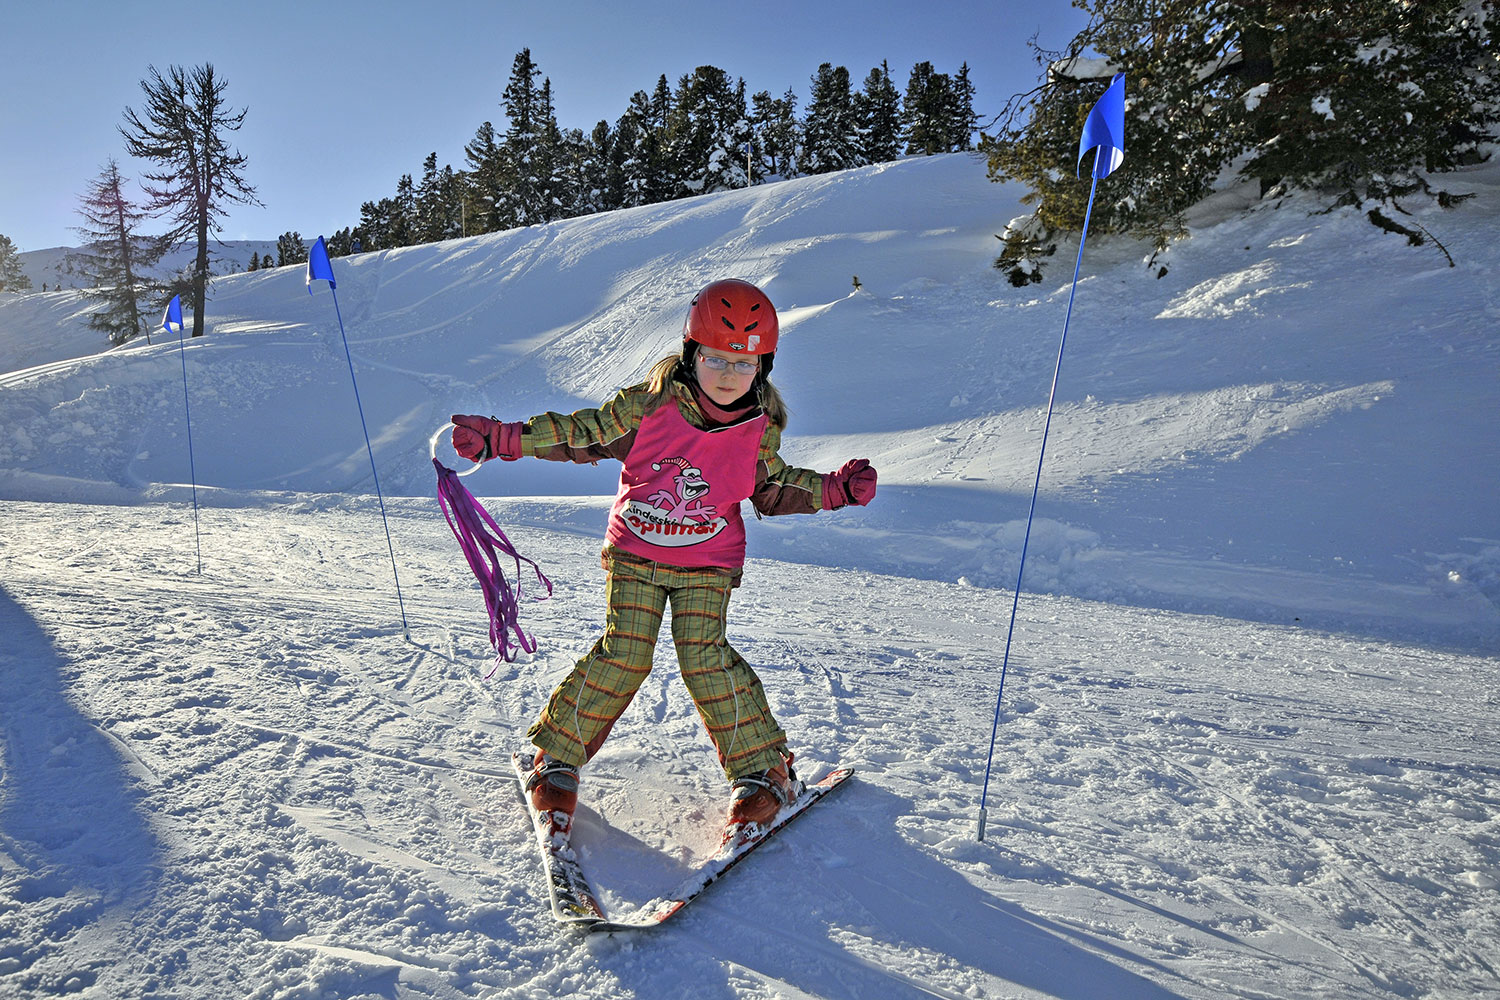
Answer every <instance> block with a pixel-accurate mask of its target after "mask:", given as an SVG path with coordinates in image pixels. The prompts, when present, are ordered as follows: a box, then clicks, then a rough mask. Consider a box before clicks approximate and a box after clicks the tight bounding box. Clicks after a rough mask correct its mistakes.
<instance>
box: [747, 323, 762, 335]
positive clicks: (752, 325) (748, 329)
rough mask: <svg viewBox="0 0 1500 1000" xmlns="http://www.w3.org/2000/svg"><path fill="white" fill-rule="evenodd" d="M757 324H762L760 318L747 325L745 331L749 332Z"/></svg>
mask: <svg viewBox="0 0 1500 1000" xmlns="http://www.w3.org/2000/svg"><path fill="white" fill-rule="evenodd" d="M757 326H760V320H756V321H755V322H754V323H751V324H750V325H749V326H747V327H745V332H746V333H749V332H750V331H751V330H754V329H755V328H756V327H757Z"/></svg>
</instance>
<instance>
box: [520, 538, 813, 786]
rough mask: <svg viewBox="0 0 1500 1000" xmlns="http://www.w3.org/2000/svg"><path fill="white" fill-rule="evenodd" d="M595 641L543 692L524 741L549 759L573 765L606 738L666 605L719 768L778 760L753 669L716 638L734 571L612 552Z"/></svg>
mask: <svg viewBox="0 0 1500 1000" xmlns="http://www.w3.org/2000/svg"><path fill="white" fill-rule="evenodd" d="M604 563H605V569H606V570H607V571H608V580H607V596H608V608H607V609H606V612H605V619H604V634H603V635H602V636H600V637H599V640H598V641H597V642H596V643H594V648H593V649H591V650H589V652H588V654H587V655H586V656H584V657H583V659H581V660H579V661H578V663H577V664H575V665H574V667H573V670H572V672H571V673H569V674H568V676H567V678H566V679H565V680H564V681H563V682H562V683H561V684H559V685H558V687H557V689H556V690H555V691H553V692H552V697H551V698H550V699H549V700H548V702H547V705H546V707H545V708H544V709H543V710H542V714H541V716H540V718H538V719H537V721H536V723H535V724H534V725H533V726H532V727H531V729H530V731H529V732H528V734H527V735H529V736H530V737H531V741H532V742H533V743H534V744H536V746H537V747H538V748H540V749H541V750H543V751H545V752H546V753H547V754H548V755H550V756H552V757H555V758H556V759H558V760H561V761H565V762H567V763H569V764H574V765H580V766H581V765H582V764H584V763H585V762H586V761H587V760H588V758H590V757H592V756H593V755H594V753H595V752H597V751H598V749H599V747H600V746H601V745H602V744H603V743H604V739H605V737H607V736H608V735H609V731H610V728H611V727H613V726H614V724H615V722H616V720H618V719H619V718H620V716H621V715H622V714H623V713H624V711H625V709H626V707H627V706H629V704H630V702H631V699H633V698H634V697H635V693H636V691H637V690H638V689H639V688H640V686H641V682H642V681H644V680H645V679H646V675H647V674H649V673H650V672H651V659H652V654H653V653H654V651H655V649H656V638H657V635H658V633H659V632H660V631H661V620H662V617H663V615H664V613H665V610H666V608H667V606H668V604H670V605H671V608H672V642H673V644H674V645H675V646H676V648H677V662H678V665H679V666H680V667H681V669H682V679H683V681H684V682H686V684H687V689H688V693H689V694H690V695H692V698H693V704H694V705H696V706H697V709H698V715H699V717H700V718H702V720H703V724H704V727H705V728H706V729H707V730H708V735H709V738H710V739H711V740H713V743H714V747H715V748H716V749H717V750H718V753H719V763H720V764H721V765H723V768H724V772H725V773H726V774H727V775H729V777H730V778H731V779H733V778H737V777H739V776H740V775H744V774H751V773H754V772H756V771H762V770H765V769H767V768H770V767H774V766H776V765H777V764H779V763H781V760H782V755H781V751H782V749H783V748H784V747H785V746H786V733H784V732H783V731H782V729H781V727H780V726H779V725H777V723H776V720H775V719H774V718H772V716H771V708H770V706H769V705H768V704H767V702H766V695H765V691H764V689H763V688H762V687H761V683H760V678H759V677H757V676H756V674H755V670H754V669H753V668H752V667H751V666H750V664H748V663H746V662H745V660H744V658H743V657H741V656H740V654H739V653H736V652H735V651H734V648H733V647H731V646H730V645H729V642H728V641H727V640H726V639H725V637H724V625H725V612H726V611H727V610H728V607H729V595H730V592H731V590H732V589H733V588H734V585H735V583H736V582H737V581H738V577H739V574H738V573H735V572H731V571H729V570H723V569H714V568H702V569H685V568H682V567H678V566H668V565H665V564H662V563H656V562H652V561H650V560H647V559H641V558H639V557H636V556H632V555H629V554H626V553H622V552H620V551H618V550H615V549H611V550H609V551H607V552H606V553H605V557H604Z"/></svg>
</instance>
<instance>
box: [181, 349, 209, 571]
mask: <svg viewBox="0 0 1500 1000" xmlns="http://www.w3.org/2000/svg"><path fill="white" fill-rule="evenodd" d="M184 325H185V324H183V323H178V324H177V356H178V358H180V359H181V361H182V409H183V412H184V413H185V414H186V415H187V440H188V475H189V476H191V478H192V483H193V546H194V548H196V549H197V553H198V575H199V576H202V575H203V541H202V538H201V537H200V533H199V530H198V466H197V463H196V462H194V461H193V408H192V406H191V405H190V404H189V403H188V380H187V348H186V347H185V346H184V344H183V339H182V328H183V326H184Z"/></svg>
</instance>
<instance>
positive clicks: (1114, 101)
mask: <svg viewBox="0 0 1500 1000" xmlns="http://www.w3.org/2000/svg"><path fill="white" fill-rule="evenodd" d="M1124 120H1125V74H1124V73H1117V74H1115V77H1114V79H1113V80H1112V81H1111V82H1110V85H1109V89H1108V90H1106V91H1105V92H1104V96H1103V97H1101V98H1099V101H1098V103H1096V104H1095V105H1094V107H1093V109H1092V110H1091V111H1090V112H1089V116H1088V120H1087V121H1086V122H1085V123H1084V126H1083V136H1082V137H1081V138H1080V139H1079V143H1078V159H1079V161H1080V162H1081V161H1082V160H1083V157H1084V155H1085V154H1087V153H1088V151H1089V150H1091V149H1094V150H1097V152H1096V153H1095V159H1094V169H1093V171H1092V174H1093V181H1092V183H1090V185H1089V201H1088V207H1087V208H1085V209H1084V213H1083V232H1082V233H1081V234H1080V235H1079V237H1078V257H1077V259H1076V260H1075V261H1074V262H1073V284H1072V287H1071V288H1070V289H1069V291H1068V311H1067V314H1066V315H1065V316H1064V317H1063V330H1062V338H1061V339H1060V340H1059V341H1058V344H1057V365H1056V367H1055V368H1053V370H1052V391H1051V392H1050V393H1049V394H1048V396H1047V419H1046V421H1045V423H1044V424H1043V426H1042V447H1041V450H1040V452H1039V454H1038V455H1037V459H1036V480H1035V482H1034V483H1033V484H1032V487H1031V508H1030V510H1028V511H1027V514H1026V534H1025V536H1024V537H1023V538H1022V541H1021V564H1020V566H1019V567H1018V568H1017V570H1016V590H1015V595H1014V597H1013V598H1012V600H1011V605H1010V626H1009V628H1008V629H1007V630H1006V633H1005V653H1004V655H1003V657H1002V658H1001V661H1000V689H999V691H997V692H996V694H995V718H994V721H993V723H992V724H991V726H990V749H989V756H988V757H987V758H986V760H985V764H984V788H983V790H982V791H981V792H980V794H979V820H978V824H977V828H976V838H975V839H977V840H981V841H982V840H984V828H985V822H986V820H987V818H988V810H987V808H986V803H987V801H988V799H989V792H990V773H991V769H992V767H993V765H994V761H995V740H996V738H997V737H998V735H999V733H1000V706H1001V703H1002V701H1003V699H1004V697H1005V677H1006V673H1007V672H1008V671H1009V669H1010V649H1011V643H1012V640H1014V638H1015V634H1016V611H1017V609H1019V607H1020V605H1021V577H1022V576H1023V575H1024V574H1025V572H1026V550H1027V548H1028V547H1029V546H1030V544H1031V523H1032V520H1033V519H1034V518H1035V517H1036V501H1037V495H1038V494H1039V493H1040V492H1041V487H1042V463H1043V462H1044V461H1045V460H1046V457H1047V435H1048V433H1049V432H1050V431H1051V430H1052V410H1053V406H1054V404H1055V403H1056V401H1057V383H1058V380H1059V378H1060V376H1061V375H1062V360H1063V351H1064V349H1065V348H1066V347H1067V344H1068V325H1069V324H1070V323H1071V322H1072V321H1073V300H1074V297H1075V296H1076V295H1077V294H1078V274H1079V271H1080V269H1081V268H1082V266H1083V247H1084V244H1085V243H1086V242H1087V241H1088V237H1089V219H1090V218H1091V217H1092V216H1093V214H1094V193H1095V192H1096V191H1098V189H1099V180H1100V179H1101V178H1103V177H1108V176H1109V175H1110V174H1111V173H1113V172H1114V170H1115V168H1116V167H1118V166H1119V165H1120V164H1121V163H1122V162H1123V161H1124V159H1125V127H1124Z"/></svg>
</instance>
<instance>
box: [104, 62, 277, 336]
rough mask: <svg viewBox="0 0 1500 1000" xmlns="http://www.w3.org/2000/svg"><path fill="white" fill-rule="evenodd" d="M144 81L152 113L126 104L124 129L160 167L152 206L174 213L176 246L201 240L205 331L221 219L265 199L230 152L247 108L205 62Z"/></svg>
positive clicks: (199, 296)
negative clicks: (231, 102)
mask: <svg viewBox="0 0 1500 1000" xmlns="http://www.w3.org/2000/svg"><path fill="white" fill-rule="evenodd" d="M148 71H149V73H150V77H149V78H147V79H145V80H142V81H141V90H142V91H144V92H145V96H146V105H145V112H144V117H142V116H141V115H137V114H136V113H135V111H134V110H132V109H130V108H126V109H125V125H124V126H123V127H122V128H121V129H120V134H121V135H122V136H123V137H124V139H125V148H126V151H127V152H129V153H130V155H131V156H134V157H138V158H140V159H145V160H151V161H154V162H155V163H157V164H158V165H159V168H158V169H157V170H156V171H155V172H148V173H146V174H145V175H144V179H145V182H144V183H142V185H141V187H142V189H143V190H144V191H145V192H146V194H147V195H148V196H149V197H150V199H151V202H150V205H149V206H148V208H149V210H150V211H152V212H160V213H164V214H165V215H166V216H167V217H168V219H169V228H168V230H167V232H166V234H165V236H166V239H167V241H168V242H169V243H170V244H171V245H173V246H182V245H184V244H186V243H188V242H189V241H190V240H191V241H195V242H196V245H197V248H198V252H197V256H196V257H195V258H194V262H193V270H192V292H191V299H192V307H193V336H194V337H201V336H202V335H203V304H204V297H205V292H206V289H207V286H208V279H209V274H210V272H209V259H210V250H209V238H210V237H216V236H218V234H219V233H220V232H222V228H223V227H222V226H221V224H220V221H219V220H220V219H222V218H223V217H224V215H225V214H226V213H227V211H228V205H230V204H240V205H259V204H260V202H259V201H258V200H257V199H256V197H255V188H253V187H251V186H250V185H249V184H248V183H247V182H246V181H245V178H244V175H243V173H242V171H243V170H244V167H245V163H246V158H245V156H244V155H243V154H241V153H240V152H239V151H238V150H230V148H229V147H228V145H227V143H226V140H225V136H226V133H229V132H237V131H239V129H240V126H242V125H243V124H244V121H245V114H246V112H245V109H241V110H240V111H237V112H235V111H231V110H230V109H229V108H228V107H227V106H226V105H225V100H224V92H225V90H226V89H227V87H228V84H227V83H226V82H225V81H224V80H223V79H222V78H221V77H217V76H215V74H214V68H213V65H212V64H208V63H205V64H204V65H202V66H198V67H195V68H194V69H192V70H191V71H187V70H184V69H183V68H182V67H180V66H171V67H169V68H168V70H167V75H166V76H165V77H163V76H162V74H161V73H160V72H158V71H157V69H156V67H155V66H151V67H149V69H148Z"/></svg>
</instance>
